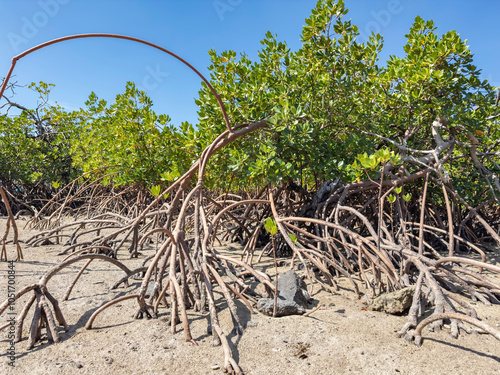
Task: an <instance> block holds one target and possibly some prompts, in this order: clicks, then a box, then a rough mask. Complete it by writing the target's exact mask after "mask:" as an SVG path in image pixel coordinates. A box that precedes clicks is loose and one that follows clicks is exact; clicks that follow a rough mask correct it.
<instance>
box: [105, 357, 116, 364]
mask: <svg viewBox="0 0 500 375" xmlns="http://www.w3.org/2000/svg"><path fill="white" fill-rule="evenodd" d="M114 361H115V360H114V359H113V358H108V357H104V362H106V364H108V365H111V364H112V363H113V362H114Z"/></svg>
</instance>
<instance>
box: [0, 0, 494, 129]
mask: <svg viewBox="0 0 500 375" xmlns="http://www.w3.org/2000/svg"><path fill="white" fill-rule="evenodd" d="M345 3H346V6H347V8H348V9H349V10H350V12H349V14H348V16H347V17H348V18H351V19H352V21H353V23H354V24H355V25H357V26H358V27H359V28H360V30H361V32H362V33H369V32H370V31H372V30H373V31H379V32H380V33H381V34H382V35H383V36H384V39H385V47H384V50H383V55H382V59H383V60H385V59H386V58H387V57H388V56H389V55H393V54H394V55H402V52H403V50H402V46H403V45H404V43H405V37H404V35H405V34H406V33H407V32H408V30H409V28H410V26H411V24H412V22H413V20H414V18H415V16H417V15H420V16H421V17H422V18H424V19H426V20H427V19H433V20H434V21H435V25H436V26H438V32H439V33H444V32H446V31H449V30H453V29H454V30H456V31H457V32H458V33H459V34H460V36H461V37H462V38H463V39H467V40H468V44H469V45H470V49H471V51H472V52H473V53H474V54H475V61H476V65H477V66H478V67H479V68H481V69H483V78H486V79H488V80H489V81H490V82H492V84H494V85H495V86H500V72H499V71H498V66H499V61H500V42H499V37H498V29H497V26H496V25H497V24H498V19H499V17H500V1H498V0H482V1H479V2H474V3H473V2H470V1H465V0H432V1H431V0H380V1H379V0H346V1H345ZM315 4H316V0H184V1H182V0H0V15H1V22H0V51H1V54H0V77H4V76H5V75H6V74H7V71H8V68H9V66H10V62H11V58H12V57H13V56H14V55H17V54H18V53H20V52H22V51H24V50H26V49H28V48H30V47H33V46H35V45H37V44H40V43H43V42H45V41H48V40H50V39H53V38H58V37H62V36H66V35H71V34H79V33H90V32H92V33H97V32H101V33H115V34H124V35H129V36H133V37H137V38H141V39H145V40H147V41H150V42H153V43H156V44H159V45H160V46H162V47H164V48H167V49H170V50H171V51H173V52H174V53H176V54H178V55H180V56H181V57H183V58H185V59H186V60H187V61H189V62H190V63H191V64H192V65H194V66H195V67H196V68H198V69H199V70H200V71H201V72H202V74H204V75H206V76H207V78H208V76H209V72H208V70H207V66H208V65H209V64H210V60H209V56H208V53H207V51H208V50H210V49H215V50H216V51H217V52H221V51H224V50H235V51H237V52H245V53H246V54H248V55H249V56H250V57H251V58H255V57H256V56H257V51H258V50H259V49H260V48H261V44H260V40H261V39H263V37H264V34H265V33H266V31H268V30H269V31H271V32H272V33H273V34H277V36H278V39H279V40H284V41H286V42H287V43H288V45H289V46H290V47H291V48H292V49H294V50H295V49H298V48H299V47H300V38H299V36H300V34H301V31H302V26H303V24H304V19H305V18H306V17H308V16H309V14H310V10H311V9H312V8H313V7H314V5H315ZM14 74H15V77H14V80H17V82H18V83H19V84H29V83H30V82H33V81H35V82H38V81H45V82H47V83H53V84H55V85H56V87H55V89H53V92H52V95H51V100H55V101H57V102H58V103H59V104H61V105H63V106H66V107H67V108H79V107H81V106H83V103H84V102H85V100H86V98H87V97H88V95H89V94H90V92H91V91H94V92H95V93H96V94H97V95H98V96H99V97H100V98H103V99H106V100H108V102H111V101H112V100H113V99H114V97H115V95H116V94H118V93H121V92H123V91H124V88H125V83H126V82H127V81H133V82H135V83H136V84H137V85H138V86H140V87H141V88H143V89H146V91H147V92H148V94H149V96H150V97H151V98H152V99H153V101H154V103H155V107H154V108H155V111H156V112H157V113H166V114H169V115H170V116H171V117H172V118H173V120H174V123H175V124H179V123H180V122H181V121H190V122H192V123H197V115H196V105H195V104H194V99H195V98H196V97H197V92H198V89H199V87H200V79H199V77H197V76H196V75H195V74H194V73H192V72H191V71H190V70H189V69H188V68H186V67H184V66H183V65H182V64H181V63H180V62H178V61H176V60H174V59H173V58H171V57H169V56H167V55H165V54H163V53H161V52H160V51H157V50H154V49H152V48H150V47H147V46H144V45H141V44H137V43H133V42H128V41H122V40H115V39H85V40H76V41H68V42H63V43H60V44H57V45H53V46H50V47H47V48H45V49H42V50H40V51H37V52H35V53H33V54H31V55H28V56H27V57H25V58H23V59H21V60H20V61H19V62H18V64H17V66H16V69H15V71H14ZM14 99H15V100H16V101H17V102H19V103H20V104H23V105H24V106H26V107H34V106H35V105H36V98H35V97H34V96H33V95H30V94H29V90H28V89H27V88H25V89H19V90H18V92H17V95H16V97H15V98H14ZM2 103H3V101H2Z"/></svg>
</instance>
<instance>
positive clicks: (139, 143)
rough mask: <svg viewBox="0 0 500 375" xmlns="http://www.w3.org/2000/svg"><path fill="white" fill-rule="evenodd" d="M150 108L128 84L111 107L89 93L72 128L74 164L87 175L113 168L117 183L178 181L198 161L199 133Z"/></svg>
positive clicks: (142, 184)
mask: <svg viewBox="0 0 500 375" xmlns="http://www.w3.org/2000/svg"><path fill="white" fill-rule="evenodd" d="M152 105H153V103H152V101H151V99H150V98H149V97H148V96H147V95H146V94H145V92H143V91H139V90H138V89H136V87H135V85H134V84H133V83H130V82H129V83H127V86H126V89H125V92H124V93H123V94H120V95H117V96H116V99H115V102H114V103H113V104H111V105H109V106H108V105H107V103H106V102H105V101H104V100H99V99H98V97H97V96H96V95H95V94H94V93H91V94H90V96H89V99H88V101H87V102H86V106H87V109H86V110H81V111H80V113H79V115H80V118H81V119H82V121H81V122H80V123H79V124H78V126H77V127H75V129H74V132H75V134H74V136H73V140H74V143H73V151H74V163H75V164H76V165H78V166H79V167H81V168H82V169H83V170H84V171H91V170H94V169H96V168H99V167H101V166H109V169H108V173H110V172H116V174H115V175H113V177H112V180H113V182H114V184H115V185H130V184H137V185H139V186H143V187H145V186H148V185H149V186H151V185H154V184H156V183H157V182H159V181H166V182H169V181H174V180H175V179H177V178H178V177H179V176H180V175H181V174H182V173H183V172H184V171H186V170H187V168H188V167H189V166H190V165H191V163H192V161H193V160H196V159H197V154H194V155H193V151H194V152H199V150H200V147H198V144H197V142H196V137H197V132H195V130H194V129H193V126H192V125H190V124H188V123H184V124H182V126H181V129H180V131H179V130H177V129H176V128H175V127H174V126H173V125H172V124H170V118H169V117H168V116H165V115H157V114H156V113H155V112H154V111H153V110H152ZM185 150H190V152H188V151H185ZM108 182H110V179H109V180H108Z"/></svg>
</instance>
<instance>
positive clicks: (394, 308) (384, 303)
mask: <svg viewBox="0 0 500 375" xmlns="http://www.w3.org/2000/svg"><path fill="white" fill-rule="evenodd" d="M414 293H415V287H414V286H409V287H406V288H403V289H400V290H396V291H395V292H392V293H384V294H382V295H380V296H378V297H377V298H375V299H374V300H373V301H372V303H371V305H370V306H368V310H370V311H384V312H386V313H387V314H400V313H402V312H404V311H405V310H406V309H408V308H409V307H410V306H411V303H412V300H413V294H414Z"/></svg>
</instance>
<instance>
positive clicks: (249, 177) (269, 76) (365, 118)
mask: <svg viewBox="0 0 500 375" xmlns="http://www.w3.org/2000/svg"><path fill="white" fill-rule="evenodd" d="M347 16H348V10H347V9H346V8H345V5H344V2H343V1H341V0H338V1H334V0H319V1H318V2H317V4H316V6H315V8H314V9H312V11H311V15H310V16H309V17H308V18H307V19H306V20H305V26H304V28H303V31H302V34H301V36H300V38H301V41H302V46H301V47H300V48H299V49H298V50H296V51H292V50H291V49H290V48H289V47H288V45H287V43H286V42H284V41H281V40H279V39H278V37H277V36H276V35H273V34H272V33H271V32H267V33H266V34H265V36H264V38H263V39H262V41H261V45H262V47H261V49H260V51H259V52H258V58H257V59H256V60H255V61H252V60H251V59H250V58H249V57H248V56H246V55H244V54H243V55H240V56H237V54H236V52H234V51H223V52H220V53H217V52H216V51H215V50H211V51H209V55H210V58H211V65H210V66H209V70H210V72H211V73H210V80H211V84H212V85H213V87H214V88H215V90H216V91H217V92H218V93H219V94H220V96H221V98H222V99H223V101H224V103H225V106H226V110H227V114H228V116H229V120H230V122H231V124H233V125H236V124H244V123H250V122H255V121H258V120H262V119H268V120H269V126H268V127H266V128H263V129H261V130H259V131H257V132H255V133H253V134H252V135H251V136H249V137H242V138H240V139H238V140H237V141H236V142H234V143H231V144H229V145H228V146H227V147H224V148H223V149H221V150H219V151H218V152H217V153H216V154H215V155H214V156H213V157H212V158H211V159H210V162H209V165H208V168H207V173H206V175H205V176H204V177H205V184H206V186H207V187H208V188H209V189H220V188H224V189H227V187H228V185H229V184H230V183H231V184H232V188H233V189H237V188H238V187H240V188H241V187H245V188H252V187H256V186H259V187H260V186H263V185H267V184H268V183H282V182H287V181H288V180H289V179H294V180H296V181H300V183H301V184H302V185H303V186H304V187H306V188H307V186H308V185H310V184H314V183H316V182H318V180H322V179H332V178H333V177H337V176H338V177H341V178H342V179H343V180H344V181H345V182H352V181H356V180H358V181H359V180H361V179H365V178H367V177H368V178H372V179H373V178H380V172H381V171H382V168H383V167H384V166H387V165H388V163H390V164H391V165H393V166H397V165H399V164H401V155H400V154H399V150H397V149H396V147H395V145H394V143H392V142H388V141H387V140H388V139H391V140H394V142H397V143H399V144H404V145H405V147H407V148H409V149H415V150H429V149H432V148H434V147H435V144H434V143H435V141H434V138H433V137H432V135H431V128H432V122H433V120H434V119H435V118H436V117H437V116H438V115H439V116H443V117H445V118H446V119H448V124H447V128H443V129H441V130H440V131H441V132H442V133H443V134H442V136H443V138H446V137H448V136H450V134H451V133H453V134H454V135H455V137H456V138H457V140H458V141H460V143H458V145H457V146H456V147H455V148H454V150H453V153H454V155H452V157H451V158H450V162H448V163H447V164H446V165H444V166H443V167H444V168H446V170H447V171H448V172H449V173H450V176H451V177H452V178H454V187H455V189H456V190H457V191H458V192H459V193H460V194H461V195H463V196H464V197H470V198H471V199H472V200H474V199H479V198H478V197H482V196H483V194H473V193H472V192H485V194H489V193H488V187H487V185H486V180H485V178H484V176H483V175H482V174H481V173H482V172H481V171H478V170H477V169H475V168H470V161H469V160H467V158H458V159H456V160H455V159H454V158H453V156H461V155H463V154H468V153H469V152H470V147H469V145H470V142H471V137H470V135H471V134H472V135H474V136H476V137H477V138H478V139H479V142H480V147H481V149H478V150H477V151H478V152H481V151H483V152H487V153H489V154H487V155H485V156H484V157H483V158H482V159H481V160H482V162H483V163H484V165H485V166H486V167H487V168H488V169H489V170H491V171H495V173H497V174H498V172H499V168H498V163H496V161H495V160H494V159H492V158H493V157H494V155H495V153H496V152H498V151H499V144H498V139H500V130H499V127H498V118H497V117H495V115H497V114H498V107H495V105H494V102H495V89H494V88H493V87H492V86H491V85H490V84H489V83H488V82H487V81H481V80H480V78H479V73H480V70H479V69H478V68H477V67H476V66H475V65H474V64H473V55H472V53H471V52H470V51H469V49H468V46H467V42H466V41H464V40H462V39H460V37H459V35H458V34H457V32H455V31H449V32H446V33H443V34H442V35H441V36H439V34H438V33H437V28H436V27H435V26H434V23H433V22H432V21H424V20H423V19H422V18H420V17H416V18H415V21H414V23H413V25H412V27H411V28H410V30H409V32H408V34H407V35H406V39H407V42H406V44H405V46H404V54H402V56H390V58H389V60H388V61H387V62H386V64H380V65H379V63H378V61H379V54H380V52H381V50H382V48H383V38H382V36H381V35H379V34H377V35H375V34H373V35H372V36H371V37H370V39H369V40H368V41H367V42H364V43H360V42H358V40H357V38H358V36H359V32H358V28H357V27H356V26H355V25H353V24H352V23H351V21H350V20H348V19H347ZM31 88H32V89H33V90H36V91H37V92H38V94H39V95H40V97H41V98H43V100H42V101H41V102H42V103H44V104H43V105H42V106H41V107H40V108H38V109H37V110H32V111H23V112H22V113H21V114H20V115H19V116H16V117H7V116H2V117H1V122H0V146H2V151H3V152H2V153H1V154H0V178H2V179H3V180H4V181H5V180H9V181H20V182H21V183H39V182H43V181H45V182H47V184H49V185H50V182H51V181H60V182H61V183H65V182H67V181H68V180H69V179H70V178H72V177H74V176H75V175H76V173H81V172H87V171H92V170H95V169H96V168H101V167H103V166H107V167H108V169H107V170H106V173H110V176H109V177H108V178H107V179H106V180H105V181H104V182H105V183H111V182H113V183H114V184H115V185H131V184H135V185H138V186H141V187H143V188H147V187H151V186H157V185H159V184H161V185H162V186H163V185H165V184H169V183H172V182H174V181H176V180H177V179H178V178H179V177H180V176H181V175H182V174H183V173H184V172H186V171H187V170H188V168H189V167H190V166H191V165H192V163H193V162H194V161H196V160H197V159H198V158H199V156H200V154H201V152H202V150H203V149H204V148H205V147H207V146H208V145H209V144H210V143H211V142H212V141H213V140H214V139H215V138H216V137H217V136H219V134H221V133H222V132H223V131H225V130H226V128H225V122H224V119H223V117H222V112H221V110H220V108H219V105H218V102H217V100H216V98H215V97H214V96H213V94H212V92H211V90H209V88H208V86H207V85H206V84H204V83H202V86H201V89H200V91H199V96H198V98H197V100H196V103H197V105H198V107H199V110H198V116H199V124H198V126H197V127H195V126H193V125H192V124H189V123H182V124H181V125H179V126H174V125H172V124H171V122H170V118H169V117H168V116H166V115H157V114H156V113H155V112H154V111H153V110H152V102H151V99H150V98H148V97H147V95H146V94H145V93H144V92H142V91H139V90H138V89H137V88H136V87H135V86H134V84H132V83H128V84H127V86H126V89H125V92H124V93H123V94H120V95H117V96H116V99H115V101H114V102H113V103H111V104H109V105H108V103H106V102H105V101H104V100H100V99H99V98H98V97H97V96H96V95H95V94H94V93H92V94H90V96H89V99H88V101H87V102H86V108H85V109H81V110H79V111H73V112H65V111H64V110H63V109H62V108H60V107H59V106H49V105H47V104H46V103H47V102H48V101H47V98H48V95H49V92H50V88H51V85H48V84H45V83H43V82H41V83H40V84H38V85H32V86H31ZM36 113H38V114H40V116H39V117H38V118H37V117H36V116H35V117H33V115H34V114H36ZM44 119H49V120H44ZM372 134H378V135H379V136H380V137H375V136H373V135H372ZM406 168H407V170H408V172H410V173H411V172H412V168H413V167H412V166H410V165H406ZM488 178H490V179H491V176H490V177H488ZM400 193H401V190H399V191H398V190H396V194H400ZM388 199H389V198H388ZM390 199H393V198H390ZM403 199H405V200H407V201H409V200H410V199H411V196H410V195H409V193H407V194H405V195H403Z"/></svg>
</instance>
